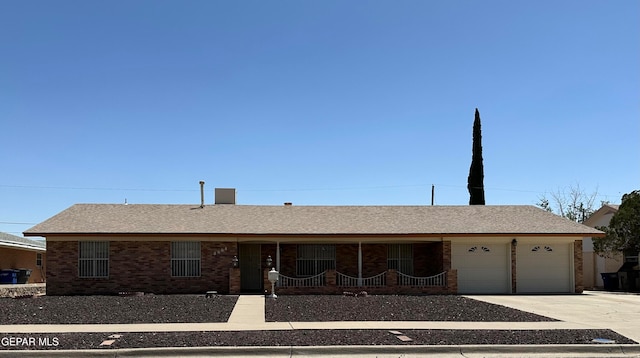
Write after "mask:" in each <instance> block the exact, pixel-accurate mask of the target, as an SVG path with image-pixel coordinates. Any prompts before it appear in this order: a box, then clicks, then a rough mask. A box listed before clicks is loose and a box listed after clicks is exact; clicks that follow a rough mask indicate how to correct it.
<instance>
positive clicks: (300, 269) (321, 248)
mask: <svg viewBox="0 0 640 358" xmlns="http://www.w3.org/2000/svg"><path fill="white" fill-rule="evenodd" d="M335 268H336V245H318V244H303V245H298V256H297V258H296V275H297V276H299V277H304V276H314V275H317V274H320V273H322V272H324V271H326V270H329V269H335Z"/></svg>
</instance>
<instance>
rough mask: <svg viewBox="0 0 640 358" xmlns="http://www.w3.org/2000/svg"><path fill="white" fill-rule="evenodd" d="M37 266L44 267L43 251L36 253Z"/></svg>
mask: <svg viewBox="0 0 640 358" xmlns="http://www.w3.org/2000/svg"><path fill="white" fill-rule="evenodd" d="M36 267H42V253H40V252H38V253H36Z"/></svg>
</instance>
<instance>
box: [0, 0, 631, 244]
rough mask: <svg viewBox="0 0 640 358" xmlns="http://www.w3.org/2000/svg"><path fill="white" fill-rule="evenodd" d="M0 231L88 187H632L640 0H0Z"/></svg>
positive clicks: (167, 196) (365, 198)
mask: <svg viewBox="0 0 640 358" xmlns="http://www.w3.org/2000/svg"><path fill="white" fill-rule="evenodd" d="M0 53H2V56H0V134H1V137H2V141H1V142H0V145H1V146H2V150H1V151H0V164H1V166H0V168H2V169H1V173H2V175H0V198H1V199H2V200H1V201H0V231H3V232H9V233H13V234H17V235H19V234H20V233H21V232H22V231H24V230H26V229H28V228H29V227H31V226H32V225H33V224H35V223H39V222H41V221H43V220H45V219H47V218H49V217H51V216H53V215H55V214H56V213H58V212H60V211H62V210H63V209H65V208H67V207H69V206H71V205H73V204H74V203H123V202H124V200H125V199H126V200H127V201H128V202H129V203H180V204H182V203H196V204H197V203H199V200H200V194H199V185H198V181H200V180H204V181H206V190H207V194H206V196H207V197H206V200H207V202H208V203H211V202H213V188H214V187H234V188H237V200H238V203H240V204H269V205H281V204H282V203H283V202H285V201H289V202H293V203H294V205H428V204H430V202H431V185H435V203H436V204H438V205H466V204H467V203H468V200H469V194H468V192H467V189H466V184H467V175H468V173H469V166H470V164H471V144H472V125H473V119H474V118H473V115H474V110H475V108H478V109H479V110H480V114H481V118H482V134H483V156H484V171H485V179H484V184H485V187H486V188H485V196H486V200H487V204H489V205H492V204H535V203H536V202H537V201H538V199H539V198H540V197H541V196H542V195H545V193H549V192H551V191H557V190H558V189H562V188H566V187H569V186H572V185H573V186H575V185H580V187H581V188H583V189H584V190H585V191H587V192H594V191H596V190H597V191H598V193H599V197H598V200H609V201H611V202H614V203H615V202H619V200H620V197H621V195H622V194H624V193H627V192H630V191H632V190H635V189H640V188H639V186H638V183H639V182H640V181H639V179H640V140H639V139H640V138H639V137H640V65H639V64H640V2H638V1H636V0H620V1H613V2H610V1H600V0H598V1H591V0H580V1H578V0H575V1H470V0H469V1H456V0H454V1H367V2H357V1H326V0H325V1H315V2H312V1H276V2H272V1H228V2H222V1H157V0H154V1H144V0H139V1H102V2H99V1H3V2H1V3H0Z"/></svg>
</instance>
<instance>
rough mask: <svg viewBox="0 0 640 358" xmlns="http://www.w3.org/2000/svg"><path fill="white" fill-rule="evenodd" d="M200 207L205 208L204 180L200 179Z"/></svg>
mask: <svg viewBox="0 0 640 358" xmlns="http://www.w3.org/2000/svg"><path fill="white" fill-rule="evenodd" d="M200 208H204V181H202V180H200Z"/></svg>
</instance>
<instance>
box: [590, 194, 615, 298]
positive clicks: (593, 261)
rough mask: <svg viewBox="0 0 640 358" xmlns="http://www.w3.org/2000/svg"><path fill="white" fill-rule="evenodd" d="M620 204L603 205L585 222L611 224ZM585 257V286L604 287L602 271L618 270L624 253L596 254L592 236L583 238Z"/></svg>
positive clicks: (595, 225) (591, 225)
mask: <svg viewBox="0 0 640 358" xmlns="http://www.w3.org/2000/svg"><path fill="white" fill-rule="evenodd" d="M618 207H619V206H618V205H610V204H605V205H603V206H602V207H601V208H600V209H598V211H596V212H595V213H593V214H592V215H591V216H590V217H589V218H588V219H587V220H585V221H584V224H585V225H587V226H590V227H593V228H595V227H600V226H609V221H611V218H612V217H613V215H614V214H615V213H617V212H618ZM582 250H583V259H584V266H583V269H584V287H586V288H602V287H603V286H604V283H603V282H602V276H601V273H606V272H616V271H618V269H619V268H620V267H621V266H622V261H623V257H622V256H623V255H622V253H618V254H616V255H614V256H613V257H610V258H607V257H602V256H599V255H596V253H595V252H593V240H592V239H591V237H586V238H584V239H583V243H582Z"/></svg>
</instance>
